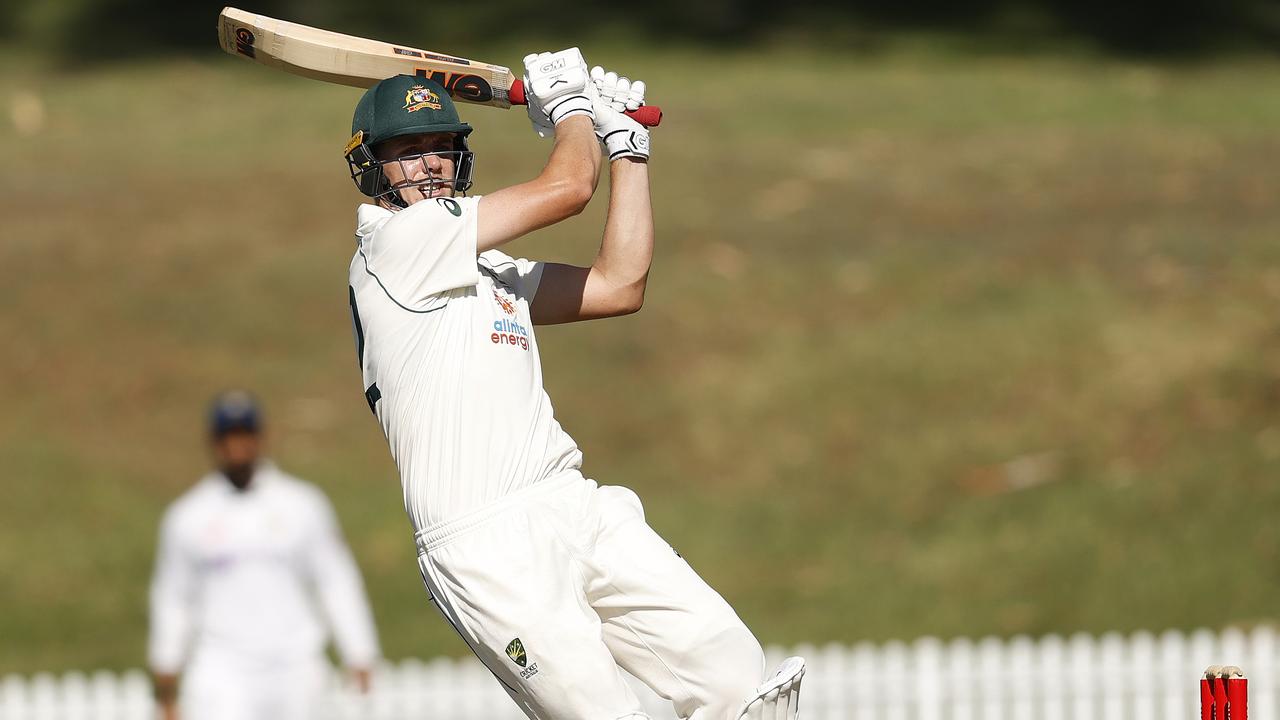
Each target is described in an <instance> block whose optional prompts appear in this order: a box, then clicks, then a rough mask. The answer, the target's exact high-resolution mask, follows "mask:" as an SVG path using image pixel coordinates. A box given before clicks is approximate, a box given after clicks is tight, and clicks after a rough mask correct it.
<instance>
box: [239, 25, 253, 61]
mask: <svg viewBox="0 0 1280 720" xmlns="http://www.w3.org/2000/svg"><path fill="white" fill-rule="evenodd" d="M255 40H257V38H255V37H254V36H253V31H251V30H250V29H249V28H242V27H238V28H236V52H238V53H240V54H241V55H244V56H245V57H250V58H251V57H253V43H254V41H255Z"/></svg>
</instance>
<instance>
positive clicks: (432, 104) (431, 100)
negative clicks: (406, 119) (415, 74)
mask: <svg viewBox="0 0 1280 720" xmlns="http://www.w3.org/2000/svg"><path fill="white" fill-rule="evenodd" d="M422 108H430V109H432V110H439V109H440V96H439V95H437V94H435V93H434V92H432V91H431V90H428V89H427V88H425V87H423V86H421V85H414V86H413V87H411V88H409V91H408V92H406V93H405V94H404V110H405V111H406V112H418V111H419V110H421V109H422Z"/></svg>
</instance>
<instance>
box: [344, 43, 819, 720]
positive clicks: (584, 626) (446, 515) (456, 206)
mask: <svg viewBox="0 0 1280 720" xmlns="http://www.w3.org/2000/svg"><path fill="white" fill-rule="evenodd" d="M524 67H525V78H524V82H525V88H526V96H527V98H528V105H529V117H530V119H531V120H532V123H533V128H534V131H535V132H536V133H537V134H538V135H540V136H542V137H553V138H554V144H553V146H552V149H551V154H550V157H549V159H548V160H547V163H546V166H545V167H544V168H543V170H542V171H541V173H539V174H538V176H537V177H535V178H533V179H532V180H529V181H527V182H524V183H521V184H518V185H514V186H511V187H507V188H503V189H500V190H497V191H495V192H492V193H489V194H487V195H484V196H482V197H481V196H474V195H468V194H467V191H468V190H469V189H470V188H471V185H472V176H473V171H474V159H473V156H472V153H471V151H470V150H468V148H467V138H468V136H469V135H470V133H471V127H470V126H469V125H467V124H466V123H464V122H462V121H461V120H460V119H459V117H458V114H457V111H456V109H455V107H454V104H453V102H452V101H451V100H450V98H449V96H448V94H447V93H446V92H445V90H444V89H443V88H442V87H441V86H440V85H438V84H436V83H434V82H432V81H431V80H428V79H425V78H421V77H413V76H407V75H400V76H396V77H392V78H388V79H386V80H383V81H381V82H379V83H378V84H376V85H374V86H373V87H371V88H369V90H368V91H367V92H366V93H365V94H364V96H363V97H362V98H361V99H360V102H359V103H358V105H357V106H356V110H355V117H354V120H353V122H352V134H353V136H352V138H351V141H350V143H349V144H348V145H347V148H346V157H347V160H348V163H349V165H350V169H351V175H352V179H353V180H354V181H355V183H356V185H357V187H358V188H359V189H360V191H361V192H362V193H364V194H365V195H367V196H369V197H370V198H372V204H364V205H361V206H360V207H359V209H358V212H357V228H356V252H355V255H354V257H353V258H352V261H351V266H350V275H349V277H350V286H349V300H350V305H351V314H352V320H353V324H354V331H355V340H356V349H357V355H358V358H359V363H360V368H361V372H362V374H363V388H364V395H365V400H366V401H367V402H368V406H369V409H370V410H372V411H373V414H374V415H375V416H376V417H377V419H378V422H379V424H380V425H381V426H382V430H383V432H384V433H385V434H386V437H387V442H388V444H389V445H390V448H391V454H392V456H393V457H394V459H395V462H396V465H397V467H398V469H399V473H400V479H401V483H402V486H403V493H404V504H405V508H406V510H407V511H408V515H409V519H410V521H411V523H412V525H413V529H414V532H415V533H416V540H417V546H418V565H419V569H420V571H421V574H422V579H423V581H424V583H425V584H426V587H427V589H428V591H429V592H430V594H431V598H432V600H433V601H434V603H435V605H436V606H437V607H438V609H439V610H440V612H441V614H443V615H444V617H445V619H446V620H447V621H448V622H449V623H450V624H451V625H453V627H454V629H456V630H457V632H458V634H459V635H461V636H462V638H463V640H465V641H466V643H467V644H468V645H469V646H470V647H471V649H472V650H473V651H474V652H475V654H476V655H477V656H478V657H479V658H480V660H481V661H482V662H483V663H484V664H485V665H486V666H488V668H489V670H491V671H492V672H493V675H494V677H495V678H496V679H497V680H498V682H500V683H502V686H503V687H504V688H506V690H507V692H508V694H509V695H510V696H511V698H512V699H513V700H514V701H515V702H516V703H517V704H518V705H519V706H520V708H521V709H522V710H523V711H524V713H525V714H526V715H528V717H530V718H537V719H539V720H615V719H619V720H620V719H623V718H625V719H628V720H637V719H639V718H646V717H647V716H646V715H645V714H644V712H643V711H642V709H641V706H640V704H639V702H638V700H637V698H636V697H635V695H634V694H633V693H632V692H631V690H630V689H629V687H628V686H627V684H626V683H625V682H624V680H623V674H622V670H623V669H625V670H626V671H628V672H630V673H631V674H632V675H634V676H636V677H637V678H639V679H640V680H642V681H643V682H644V683H646V684H647V685H648V686H649V687H651V688H653V690H654V691H655V692H657V693H658V694H659V695H661V696H662V697H664V698H667V699H669V700H670V701H671V702H672V703H673V704H674V706H675V709H676V711H677V713H678V714H679V715H680V717H682V718H694V719H696V720H738V719H739V718H766V717H767V718H770V719H771V720H772V719H773V718H795V716H796V704H797V702H798V699H799V698H798V696H799V688H800V680H801V678H802V676H803V673H804V662H803V660H801V659H800V658H791V659H789V660H787V661H786V662H784V663H783V664H782V666H781V667H780V668H779V669H778V671H777V672H775V673H774V674H773V675H772V676H769V677H766V675H765V668H764V654H763V652H762V650H761V648H760V643H759V642H758V641H757V640H756V638H755V637H754V636H753V635H752V633H751V631H750V630H748V629H747V628H746V626H745V625H744V624H743V623H742V621H741V620H740V619H739V618H738V616H737V614H736V613H734V611H733V609H732V608H731V607H730V606H729V604H728V603H727V602H725V600H724V599H723V598H721V597H720V595H718V594H717V593H716V592H715V591H714V590H712V589H711V588H710V587H709V586H708V585H707V584H706V583H705V582H704V581H703V580H702V579H701V578H700V577H699V576H698V575H697V574H696V573H695V572H694V571H693V569H692V568H691V567H690V566H689V565H688V563H686V562H685V561H684V560H683V559H681V558H680V556H679V555H677V554H676V553H675V552H674V551H673V550H672V548H671V547H670V546H669V545H668V544H667V543H666V542H665V541H663V539H662V538H661V537H659V536H658V535H657V534H656V533H655V532H654V531H653V530H652V529H651V528H650V527H649V525H648V524H647V523H646V522H645V519H644V512H643V509H642V507H641V504H640V500H639V498H637V497H636V494H635V493H633V492H632V491H630V490H628V489H626V488H623V487H611V486H598V485H597V484H596V483H595V482H593V481H592V480H589V479H587V478H585V477H584V476H583V474H582V473H581V471H580V470H579V468H580V466H581V464H582V453H581V452H580V451H579V450H578V447H577V445H576V444H575V443H574V441H573V439H572V438H571V437H569V435H568V434H566V433H565V431H564V430H563V429H562V428H561V427H560V424H559V423H558V422H557V421H556V418H555V415H554V413H553V411H552V406H551V401H550V399H549V398H548V397H547V394H546V392H545V391H544V390H543V386H542V367H541V363H540V361H539V356H538V343H537V339H536V337H535V335H534V326H535V325H543V324H552V323H567V322H576V321H579V320H589V319H594V318H606V317H614V316H618V315H626V314H628V313H633V312H636V311H637V310H639V309H640V306H641V303H642V301H643V299H644V291H645V283H646V279H647V277H648V273H649V265H650V262H651V260H652V257H653V242H654V240H653V217H652V209H651V206H650V198H649V172H648V165H647V162H648V160H649V153H650V148H649V132H648V130H646V129H645V128H644V127H642V126H641V125H639V124H637V123H635V122H634V121H632V120H631V119H630V118H628V117H627V116H626V115H624V114H623V112H622V111H624V110H626V109H635V108H637V107H639V106H640V105H641V104H643V102H644V93H645V85H644V83H643V82H639V81H637V82H630V81H629V80H627V79H626V78H619V77H618V76H617V75H616V74H614V73H606V72H604V71H603V70H601V69H600V68H595V69H594V70H591V71H588V68H587V65H586V62H585V61H584V60H583V57H582V54H581V53H580V52H579V51H578V49H577V48H570V49H568V50H563V51H560V52H557V53H542V54H538V55H529V56H527V57H526V58H525V60H524ZM601 143H603V148H604V152H605V154H606V155H607V157H608V164H609V173H610V185H609V187H610V190H609V208H608V218H607V220H606V221H605V226H604V233H603V239H602V241H601V244H600V249H599V252H598V253H597V255H596V257H595V260H594V262H593V263H592V264H591V266H590V267H575V266H572V265H565V264H559V263H552V262H542V261H534V260H526V259H523V258H513V257H509V256H507V255H505V254H503V253H502V252H501V251H499V250H498V249H497V248H498V247H500V246H501V245H503V244H504V243H506V242H508V241H511V240H514V239H516V238H518V237H521V236H523V235H525V234H527V233H529V232H532V231H534V230H537V229H539V228H543V227H547V226H549V225H553V224H555V223H558V222H560V221H562V220H565V219H566V218H569V217H571V216H573V215H576V214H578V213H579V212H581V211H582V210H583V208H584V207H585V206H586V205H587V202H588V201H589V200H590V199H591V197H592V195H593V193H594V192H595V188H596V183H597V180H598V178H599V169H600V164H601V160H600V158H601Z"/></svg>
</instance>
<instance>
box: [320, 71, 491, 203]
mask: <svg viewBox="0 0 1280 720" xmlns="http://www.w3.org/2000/svg"><path fill="white" fill-rule="evenodd" d="M427 133H450V134H452V135H453V138H454V141H453V149H452V150H451V151H446V152H437V153H422V155H449V156H452V159H453V161H454V176H453V178H449V179H448V180H449V182H450V183H451V184H452V187H453V190H454V192H460V193H465V192H466V191H467V190H468V189H469V188H470V187H471V172H472V169H473V167H474V163H473V158H472V153H471V151H470V150H469V149H468V148H467V135H470V134H471V126H470V125H468V124H466V123H464V122H462V120H461V119H460V118H459V117H458V109H457V108H456V107H454V104H453V99H452V98H450V97H449V93H448V92H446V91H445V89H444V88H443V87H441V86H440V84H439V83H437V82H435V81H434V80H431V79H429V78H423V77H416V76H414V75H396V76H394V77H389V78H387V79H386V80H381V81H379V82H378V83H377V84H376V85H374V86H373V87H370V88H369V89H368V90H366V91H365V93H364V95H363V96H362V97H361V98H360V102H359V103H357V104H356V111H355V116H354V117H353V118H352V120H351V140H350V141H349V142H348V143H347V147H346V150H345V152H344V154H345V156H346V158H347V165H348V166H349V168H350V170H351V179H352V180H353V181H355V184H356V187H357V188H359V189H360V192H361V193H363V194H365V195H367V196H369V197H371V198H375V199H382V198H385V199H387V200H388V201H390V202H391V203H393V204H395V205H399V206H401V207H404V206H405V202H404V200H403V199H402V198H401V197H400V193H399V192H398V191H399V190H400V187H396V188H393V187H392V186H391V183H390V181H388V180H387V177H386V174H385V173H384V172H383V166H384V165H386V164H387V163H393V162H399V161H401V160H403V159H409V158H417V157H420V155H417V154H415V155H411V156H407V157H406V158H393V159H391V160H379V159H378V157H377V153H376V152H375V149H376V148H377V146H378V145H379V144H381V143H384V142H386V141H387V140H390V139H392V138H398V137H403V136H405V135H422V134H427ZM432 182H439V179H438V178H437V179H435V180H434V181H432ZM403 186H404V185H403V184H402V185H401V187H403Z"/></svg>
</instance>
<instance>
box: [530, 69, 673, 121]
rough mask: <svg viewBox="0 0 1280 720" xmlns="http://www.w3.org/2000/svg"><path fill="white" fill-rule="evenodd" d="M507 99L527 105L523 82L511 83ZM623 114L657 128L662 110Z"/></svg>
mask: <svg viewBox="0 0 1280 720" xmlns="http://www.w3.org/2000/svg"><path fill="white" fill-rule="evenodd" d="M507 99H508V100H510V101H511V104H512V105H527V104H528V102H527V101H526V100H525V96H524V81H523V80H514V81H512V83H511V88H510V89H509V90H507ZM625 114H626V115H627V117H629V118H631V119H632V120H635V121H636V122H638V123H640V124H641V125H644V126H645V127H657V126H658V125H660V124H662V108H660V107H658V106H657V105H641V106H640V107H638V108H636V109H635V110H628V111H626V113H625Z"/></svg>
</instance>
